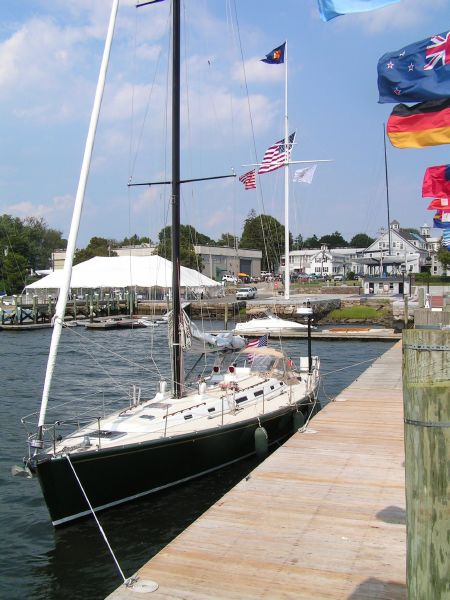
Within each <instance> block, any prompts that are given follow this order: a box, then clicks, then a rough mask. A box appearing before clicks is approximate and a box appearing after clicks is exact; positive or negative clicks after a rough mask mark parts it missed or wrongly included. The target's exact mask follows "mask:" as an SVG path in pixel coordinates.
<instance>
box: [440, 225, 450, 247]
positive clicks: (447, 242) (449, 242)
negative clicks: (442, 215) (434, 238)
mask: <svg viewBox="0 0 450 600" xmlns="http://www.w3.org/2000/svg"><path fill="white" fill-rule="evenodd" d="M441 244H442V245H443V246H444V247H445V248H450V229H445V230H444V231H443V232H442V240H441Z"/></svg>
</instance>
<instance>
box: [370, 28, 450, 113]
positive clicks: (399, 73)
mask: <svg viewBox="0 0 450 600" xmlns="http://www.w3.org/2000/svg"><path fill="white" fill-rule="evenodd" d="M378 91H379V92H380V99H379V102H380V103H384V102H425V101H426V100H438V99H439V98H448V97H449V96H450V31H446V32H444V33H440V34H439V35H433V36H431V37H429V38H426V39H425V40H422V41H420V42H416V43H415V44H410V45H409V46H405V47H404V48H402V49H401V50H397V51H396V52H388V53H387V54H384V55H383V56H382V57H381V58H380V60H379V61H378Z"/></svg>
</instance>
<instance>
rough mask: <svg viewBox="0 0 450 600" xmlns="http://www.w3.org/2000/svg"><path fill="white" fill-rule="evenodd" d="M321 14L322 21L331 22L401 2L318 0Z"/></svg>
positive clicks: (381, 0)
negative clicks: (343, 16)
mask: <svg viewBox="0 0 450 600" xmlns="http://www.w3.org/2000/svg"><path fill="white" fill-rule="evenodd" d="M318 1H319V12H320V18H321V19H322V21H330V20H331V19H334V17H340V16H341V15H347V14H350V13H358V12H368V11H369V10H375V9H376V8H382V7H383V6H388V5H389V4H395V3H396V2H399V1H400V0H318Z"/></svg>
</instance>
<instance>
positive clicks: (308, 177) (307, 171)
mask: <svg viewBox="0 0 450 600" xmlns="http://www.w3.org/2000/svg"><path fill="white" fill-rule="evenodd" d="M316 167H317V165H312V166H311V167H304V168H303V169H297V170H296V171H295V173H294V179H293V180H292V181H297V182H301V183H311V182H312V180H313V177H314V172H315V170H316Z"/></svg>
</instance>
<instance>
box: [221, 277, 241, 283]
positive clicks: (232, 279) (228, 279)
mask: <svg viewBox="0 0 450 600" xmlns="http://www.w3.org/2000/svg"><path fill="white" fill-rule="evenodd" d="M222 281H224V282H225V283H237V281H238V280H237V277H235V276H234V275H224V276H223V277H222Z"/></svg>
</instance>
